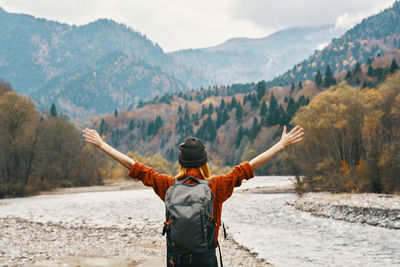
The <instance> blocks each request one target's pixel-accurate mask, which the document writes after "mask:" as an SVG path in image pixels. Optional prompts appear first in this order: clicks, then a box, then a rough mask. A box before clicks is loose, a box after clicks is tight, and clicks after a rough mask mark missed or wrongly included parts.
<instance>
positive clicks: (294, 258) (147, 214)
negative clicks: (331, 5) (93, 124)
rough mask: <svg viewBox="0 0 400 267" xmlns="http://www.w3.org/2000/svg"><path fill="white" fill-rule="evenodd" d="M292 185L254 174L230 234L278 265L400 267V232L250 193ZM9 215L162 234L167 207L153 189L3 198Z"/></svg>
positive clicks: (230, 212)
mask: <svg viewBox="0 0 400 267" xmlns="http://www.w3.org/2000/svg"><path fill="white" fill-rule="evenodd" d="M290 183H291V182H290V178H287V177H256V178H255V179H252V180H250V181H246V182H245V183H244V184H243V185H242V187H240V188H238V189H235V193H234V194H233V195H232V197H231V198H230V199H229V200H227V201H226V202H225V203H224V207H223V214H222V220H223V221H224V223H225V225H226V226H227V227H228V233H229V234H230V235H232V237H233V238H234V239H235V240H236V241H237V242H238V243H240V244H241V245H243V246H245V247H247V248H249V249H250V250H251V251H252V252H256V253H258V257H261V258H264V259H266V260H267V261H268V262H270V263H272V264H273V265H275V266H361V265H362V266H400V231H399V230H390V229H385V228H381V227H374V226H369V225H358V224H353V223H347V222H342V221H337V220H332V219H326V218H320V217H314V216H312V215H310V214H309V213H306V212H302V211H298V210H296V209H294V208H293V207H292V206H290V205H287V202H293V201H294V200H295V199H296V195H295V194H293V193H279V194H254V193H253V194H252V193H249V191H248V190H249V189H252V188H257V187H265V186H271V187H288V186H290ZM250 192H251V191H250ZM7 216H12V217H19V218H23V219H28V220H32V221H38V222H44V223H46V222H55V223H65V222H66V223H68V224H71V225H82V224H85V225H93V226H111V225H114V226H118V227H132V226H135V227H143V228H146V229H156V230H157V231H159V230H160V225H161V223H160V222H162V221H163V220H164V218H163V216H164V207H163V203H162V201H160V200H159V198H158V197H157V196H155V194H154V192H153V191H152V190H151V189H145V190H132V191H114V192H91V193H77V194H62V195H41V196H35V197H28V198H20V199H4V200H0V218H5V217H7ZM158 238H159V242H164V240H163V238H162V237H161V236H160V237H157V240H158Z"/></svg>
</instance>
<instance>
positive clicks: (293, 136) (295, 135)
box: [249, 125, 304, 170]
mask: <svg viewBox="0 0 400 267" xmlns="http://www.w3.org/2000/svg"><path fill="white" fill-rule="evenodd" d="M303 136H304V130H303V128H301V127H300V126H299V125H297V126H296V127H294V128H293V129H292V130H291V131H290V132H289V133H286V126H284V127H283V132H282V137H281V140H280V141H279V142H278V143H276V144H275V145H274V146H272V147H271V148H270V149H268V150H267V151H265V152H264V153H262V154H260V155H258V156H257V157H255V158H254V159H252V160H250V162H249V163H250V165H251V166H252V167H253V170H255V169H257V168H258V167H260V166H261V165H263V164H264V163H266V162H267V161H268V160H270V159H271V158H272V157H273V156H275V155H276V154H278V152H280V151H281V150H283V149H285V148H286V147H289V146H291V145H293V144H295V143H297V142H300V141H301V140H303Z"/></svg>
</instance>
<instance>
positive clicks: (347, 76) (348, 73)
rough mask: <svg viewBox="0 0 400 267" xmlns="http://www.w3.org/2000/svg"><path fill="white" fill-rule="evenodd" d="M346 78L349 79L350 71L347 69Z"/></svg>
mask: <svg viewBox="0 0 400 267" xmlns="http://www.w3.org/2000/svg"><path fill="white" fill-rule="evenodd" d="M345 79H346V80H350V79H351V71H349V70H348V71H347V74H346V78H345Z"/></svg>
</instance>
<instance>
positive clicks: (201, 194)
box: [82, 125, 304, 267]
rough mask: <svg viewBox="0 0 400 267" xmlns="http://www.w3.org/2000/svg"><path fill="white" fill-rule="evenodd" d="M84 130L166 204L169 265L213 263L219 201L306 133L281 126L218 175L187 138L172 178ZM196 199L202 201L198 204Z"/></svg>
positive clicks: (204, 153) (215, 263)
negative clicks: (269, 140)
mask: <svg viewBox="0 0 400 267" xmlns="http://www.w3.org/2000/svg"><path fill="white" fill-rule="evenodd" d="M82 133H83V137H84V139H85V141H86V142H88V143H90V144H92V145H94V146H95V147H97V148H99V149H100V150H102V151H103V152H105V153H106V154H108V155H109V156H110V157H112V158H113V159H114V160H116V161H117V162H119V163H120V164H121V165H122V166H124V167H125V168H127V169H128V170H129V174H128V175H129V176H130V177H132V178H133V179H138V180H140V181H142V182H143V184H144V185H146V186H149V187H152V188H153V190H154V192H155V193H156V194H157V195H158V196H159V197H160V198H161V200H162V201H163V202H165V204H166V217H167V218H166V222H165V223H164V229H163V232H164V233H166V234H167V266H171V267H172V266H173V267H181V266H191V267H193V266H202V267H203V266H204V267H206V266H210V267H211V266H212V267H217V266H218V261H217V257H216V253H215V249H216V247H217V246H218V230H219V228H220V226H221V212H222V204H223V203H224V202H225V201H226V200H227V199H228V198H229V197H230V196H231V195H232V193H233V189H234V188H235V187H238V186H240V185H241V184H242V181H243V179H246V180H248V179H251V178H253V177H254V170H255V169H257V168H259V167H260V166H262V165H263V164H265V163H266V162H267V161H269V160H270V159H271V158H272V157H274V156H275V155H276V154H278V153H279V152H280V151H282V150H284V149H285V148H287V147H289V146H291V145H294V144H296V143H298V142H300V141H301V140H302V139H303V136H304V130H303V128H301V127H300V126H299V125H297V126H295V127H294V128H293V129H292V130H291V131H290V132H289V133H287V130H286V126H284V128H283V132H282V136H281V139H280V140H279V142H277V143H276V144H275V145H273V146H272V147H270V148H269V149H267V150H266V151H265V152H263V153H261V154H260V155H258V156H256V157H255V158H253V159H251V160H250V161H245V162H242V163H241V164H239V165H237V166H235V167H234V168H233V170H232V171H231V172H229V173H226V174H223V175H216V176H211V173H210V170H209V167H208V163H207V161H208V158H207V151H206V147H205V145H204V144H203V142H202V141H201V140H200V139H198V138H196V137H188V138H186V139H185V140H184V142H183V143H182V144H180V145H179V164H180V165H181V168H180V171H179V173H178V174H177V175H176V176H175V177H171V176H169V175H166V174H160V173H157V172H156V171H154V170H153V169H151V168H150V167H149V166H145V165H144V164H142V163H140V162H138V161H135V160H133V159H131V158H130V157H128V156H126V155H125V154H123V153H121V152H119V151H117V150H116V149H114V148H113V147H111V146H110V145H108V144H107V143H106V142H104V141H103V139H102V138H101V137H100V136H99V134H98V133H97V131H95V130H92V129H88V128H86V129H84V130H82ZM197 184H202V185H201V186H203V188H200V187H201V186H197V187H194V185H197ZM196 188H197V189H196ZM190 190H192V191H190ZM179 201H181V202H179ZM207 201H208V202H209V203H210V204H209V206H210V207H208V206H207V203H208V202H207ZM198 202H199V203H202V204H201V205H197V204H196V203H198ZM196 209H198V210H199V211H198V212H197V211H196ZM196 216H197V217H196ZM183 217H185V218H183ZM193 218H196V219H193ZM220 265H222V259H221V261H220Z"/></svg>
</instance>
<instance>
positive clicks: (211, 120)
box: [92, 2, 400, 174]
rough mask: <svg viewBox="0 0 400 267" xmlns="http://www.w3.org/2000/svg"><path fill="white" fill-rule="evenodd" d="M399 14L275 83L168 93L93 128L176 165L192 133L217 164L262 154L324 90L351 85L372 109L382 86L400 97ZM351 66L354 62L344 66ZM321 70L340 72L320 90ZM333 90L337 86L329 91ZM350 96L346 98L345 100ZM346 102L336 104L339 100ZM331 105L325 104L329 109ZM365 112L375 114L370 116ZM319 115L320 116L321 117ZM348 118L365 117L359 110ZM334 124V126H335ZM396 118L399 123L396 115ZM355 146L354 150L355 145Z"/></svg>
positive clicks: (372, 20)
mask: <svg viewBox="0 0 400 267" xmlns="http://www.w3.org/2000/svg"><path fill="white" fill-rule="evenodd" d="M399 9H400V4H399V2H396V3H395V4H394V5H393V6H392V8H389V9H386V10H384V11H382V12H381V13H379V14H377V15H375V16H372V17H369V18H367V19H365V20H363V21H362V22H361V23H360V24H358V25H356V26H355V27H354V28H352V29H350V30H349V31H347V32H346V33H345V34H343V35H342V36H341V37H340V38H337V39H334V40H332V42H331V43H330V44H329V45H328V46H327V47H326V48H325V49H323V50H322V51H316V52H315V53H314V54H312V55H311V56H310V57H309V58H308V59H306V60H303V61H302V62H301V63H299V64H297V65H295V67H294V68H293V69H291V70H289V71H287V72H286V73H285V75H282V76H278V77H277V78H276V79H274V80H272V81H269V82H265V81H260V82H258V83H254V82H252V83H247V84H232V85H227V86H224V85H223V86H215V87H213V88H209V89H203V90H199V91H191V92H179V93H174V94H164V95H162V96H156V97H154V98H153V99H151V100H148V101H146V102H144V103H141V104H140V105H138V106H136V107H135V108H134V109H131V110H123V111H121V112H120V113H119V114H116V115H115V114H114V115H113V114H109V115H106V116H103V117H95V118H93V120H92V125H93V127H94V128H95V129H98V130H99V132H100V133H101V134H102V135H104V136H105V137H106V138H108V139H107V142H109V143H111V144H112V145H114V146H116V147H118V148H119V149H121V150H122V151H125V152H126V151H129V150H131V151H133V150H139V152H141V153H143V154H144V153H146V151H153V152H157V153H161V154H162V155H163V156H164V157H166V158H168V159H169V160H171V161H176V156H177V155H176V146H177V144H179V143H180V142H182V141H183V139H184V138H185V137H187V136H190V135H193V136H196V137H199V138H201V139H202V140H204V142H205V143H206V146H207V148H210V149H209V155H210V159H211V160H212V161H213V162H214V163H216V164H220V165H224V164H227V165H233V164H237V163H238V162H240V161H241V160H248V159H250V158H252V157H253V156H255V155H257V154H259V153H261V152H263V151H264V150H265V149H266V147H268V144H273V143H274V142H275V141H276V139H277V138H279V136H280V134H281V131H282V126H283V125H289V124H290V122H291V119H292V118H293V117H294V116H295V114H296V112H297V111H298V110H299V109H301V107H302V106H305V105H308V104H309V101H311V103H312V101H314V100H315V99H317V100H316V101H318V99H319V98H318V97H315V96H317V95H318V96H319V94H320V93H321V92H322V93H323V94H324V93H325V95H327V94H329V93H332V94H336V95H337V96H338V97H339V96H340V94H337V92H344V91H341V90H339V89H340V88H344V87H346V88H347V87H348V88H350V87H351V88H352V89H351V90H352V91H355V92H363V93H362V94H364V93H365V92H369V93H368V94H367V95H368V97H366V98H365V99H363V101H364V103H365V104H366V106H368V105H369V103H371V105H372V104H373V103H375V104H377V103H378V104H379V103H381V102H380V101H383V99H384V98H380V97H377V93H376V92H377V91H379V90H381V89H382V88H385V87H386V88H389V87H390V88H391V90H393V91H395V90H396V88H397V87H396V86H397V85H393V83H395V84H399V82H398V81H399V80H400V73H399V63H400V49H399V47H398V46H399V45H400V43H399V40H400V39H399V38H398V37H397V36H398V35H399V30H400V29H399V21H400V20H399V13H400V12H399ZM246 41H247V40H243V39H236V40H233V41H232V42H229V43H226V44H224V45H223V46H220V47H219V48H218V47H216V48H213V50H218V49H226V47H228V46H231V45H236V44H237V43H242V42H246ZM346 44H347V47H346ZM338 45H340V46H338ZM203 52H204V51H203ZM204 53H205V52H204ZM345 60H347V61H348V63H347V64H343V61H345ZM357 60H358V62H359V64H357ZM364 61H365V62H364ZM304 62H305V63H304ZM302 64H305V65H302ZM340 64H342V66H341V65H340ZM318 65H319V66H320V68H321V67H323V66H325V67H326V66H328V65H329V66H331V69H332V70H333V71H331V72H327V73H326V74H325V72H324V71H323V69H322V68H321V75H320V81H321V83H320V84H318V83H317V82H314V81H313V80H314V79H313V77H314V75H315V73H316V72H317V70H318V69H317V68H316V66H318ZM309 71H314V74H313V73H312V75H311V76H310V77H309V78H308V76H307V75H309V74H308V72H309ZM295 75H299V76H298V77H296V76H295ZM304 75H305V76H304ZM294 81H295V82H294ZM332 85H333V86H334V87H330V86H332ZM328 88H330V89H328ZM368 88H373V89H368ZM336 90H337V92H336ZM324 91H325V92H324ZM335 92H336V93H335ZM351 97H352V95H343V99H344V98H346V99H351ZM375 98H376V99H375ZM340 99H342V98H340V97H339V98H337V101H340ZM329 100H330V99H328V100H327V102H326V103H328V104H329ZM386 100H387V101H388V102H395V101H394V100H398V98H394V97H393V99H390V97H387V98H386ZM350 102H351V103H355V102H352V101H350ZM350 102H349V103H350ZM397 102H398V101H397ZM397 102H396V103H397ZM314 103H315V102H314ZM326 103H324V104H323V105H321V109H323V110H329V109H330V110H336V111H338V110H337V109H338V108H339V109H341V110H340V112H343V113H346V110H347V109H342V107H343V106H342V105H344V104H343V103H340V102H335V103H331V104H332V105H331V106H329V105H328V106H329V107H327V108H326ZM349 103H347V104H349ZM379 105H382V106H381V107H383V106H385V105H383V104H379ZM349 107H350V106H349ZM349 110H351V109H349ZM366 112H367V113H366V114H368V112H370V111H368V110H366ZM385 112H386V113H387V114H389V115H390V114H392V115H393V116H395V114H397V113H396V109H395V108H394V109H391V108H386V107H385ZM332 114H335V113H334V112H333V113H332ZM379 114H380V113H379ZM382 114H383V113H382ZM314 115H315V116H316V117H318V116H319V115H321V114H319V113H316V114H314ZM323 115H325V114H323ZM348 115H349V116H356V117H357V116H358V117H359V118H363V117H364V115H362V116H361V117H360V116H359V114H357V113H352V112H349V113H348ZM392 115H391V116H392ZM369 116H372V115H371V114H368V115H366V116H365V118H366V119H368V120H373V121H374V120H375V119H372V118H371V117H369ZM374 116H375V115H374ZM312 118H313V117H311V119H310V121H311V123H312ZM332 118H333V119H332V120H334V119H337V118H339V117H337V115H335V116H333V117H332ZM332 120H328V122H329V123H333V122H332ZM376 120H379V118H378V119H376ZM390 120H393V121H395V117H391V119H390ZM329 123H328V124H329ZM342 123H343V121H340V123H338V124H337V125H344V124H342ZM335 125H336V124H335ZM346 125H347V124H346ZM349 125H351V124H349ZM335 127H336V126H335ZM338 127H339V126H338ZM371 127H372V126H371ZM357 129H358V128H357ZM333 130H335V131H336V130H338V129H337V128H335V129H333ZM341 131H342V130H341ZM346 131H347V130H346ZM346 131H344V132H346ZM350 132H351V131H350ZM322 136H323V135H322ZM338 136H339V137H340V136H341V135H340V134H338ZM357 138H358V137H357ZM349 147H350V148H353V147H352V146H351V145H349ZM335 149H336V148H335ZM357 151H360V150H357ZM227 155H229V156H227ZM338 161H339V160H338ZM285 164H286V163H285V162H282V161H281V162H279V158H278V160H277V161H274V163H272V162H271V165H269V166H266V167H265V168H264V170H263V171H264V174H265V173H268V172H274V171H277V170H278V171H279V170H282V166H284V165H285Z"/></svg>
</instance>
